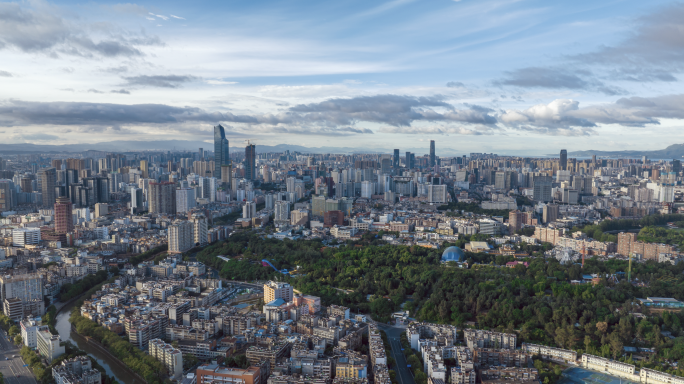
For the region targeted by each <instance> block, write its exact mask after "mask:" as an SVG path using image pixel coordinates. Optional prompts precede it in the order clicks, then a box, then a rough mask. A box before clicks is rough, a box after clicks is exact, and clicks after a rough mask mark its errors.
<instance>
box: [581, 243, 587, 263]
mask: <svg viewBox="0 0 684 384" xmlns="http://www.w3.org/2000/svg"><path fill="white" fill-rule="evenodd" d="M586 253H587V250H586V248H585V245H584V244H582V269H584V255H585V254H586Z"/></svg>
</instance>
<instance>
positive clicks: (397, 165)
mask: <svg viewBox="0 0 684 384" xmlns="http://www.w3.org/2000/svg"><path fill="white" fill-rule="evenodd" d="M392 160H393V161H394V164H393V166H394V170H395V172H396V171H397V170H398V169H399V150H398V149H395V150H394V158H393V159H392Z"/></svg>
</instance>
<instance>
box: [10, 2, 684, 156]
mask: <svg viewBox="0 0 684 384" xmlns="http://www.w3.org/2000/svg"><path fill="white" fill-rule="evenodd" d="M683 16H684V5H683V4H682V3H679V2H671V1H649V2H640V1H611V2H592V1H574V2H560V3H559V2H554V3H549V2H545V1H500V0H492V1H489V0H485V1H467V0H463V1H447V0H440V1H412V0H392V1H378V2H363V1H343V2H323V3H321V2H313V1H289V2H279V1H255V2H236V1H230V2H204V3H201V4H195V3H192V4H190V3H186V2H180V1H170V2H146V3H140V4H138V3H117V2H114V1H112V2H108V1H98V2H87V3H84V2H78V1H57V2H50V1H39V0H36V1H26V2H3V3H0V20H2V25H0V55H2V58H3V60H2V62H1V63H0V99H1V100H0V125H1V126H2V127H1V128H0V132H1V134H2V136H3V140H2V142H3V143H33V144H73V143H99V142H106V141H114V140H133V141H154V140H158V139H159V138H162V137H163V138H164V139H174V140H189V141H210V135H211V127H212V126H213V125H215V124H217V123H222V124H224V125H225V126H226V128H227V136H228V139H229V140H230V141H231V146H235V147H239V146H241V145H242V142H243V140H245V139H251V140H253V141H256V142H258V143H259V144H262V145H276V144H292V145H301V146H304V147H311V148H315V147H350V148H354V147H359V146H360V145H362V146H363V148H364V149H367V150H372V151H380V152H382V151H384V152H387V153H389V152H390V151H391V149H392V148H393V147H401V148H416V149H417V148H420V147H423V148H424V147H426V145H427V140H430V139H434V140H438V141H439V142H442V143H444V145H443V146H442V147H443V148H444V150H445V151H449V153H453V154H466V153H469V152H471V151H474V150H477V151H478V152H497V153H505V154H533V155H543V154H548V152H549V151H547V150H546V148H549V147H554V148H558V147H565V148H568V150H570V151H576V150H587V149H602V150H628V149H632V150H656V149H663V148H665V147H666V146H668V145H669V144H673V143H682V142H684V133H683V132H684V130H682V129H681V128H682V123H681V119H682V118H683V117H684V111H683V110H682V108H683V107H682V105H684V104H683V103H682V100H684V96H682V94H683V93H684V92H683V90H682V84H681V82H680V80H679V77H680V73H681V71H682V41H684V36H682V33H683V32H682V30H683V29H682V20H684V17H683ZM238 143H239V145H238ZM553 152H555V151H552V153H553Z"/></svg>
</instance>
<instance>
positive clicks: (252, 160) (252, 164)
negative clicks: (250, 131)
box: [245, 142, 256, 180]
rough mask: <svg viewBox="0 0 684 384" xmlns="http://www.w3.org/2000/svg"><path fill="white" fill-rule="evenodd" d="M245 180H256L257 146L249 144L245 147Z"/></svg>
mask: <svg viewBox="0 0 684 384" xmlns="http://www.w3.org/2000/svg"><path fill="white" fill-rule="evenodd" d="M245 179H247V180H256V145H254V144H250V143H249V142H248V143H247V147H245Z"/></svg>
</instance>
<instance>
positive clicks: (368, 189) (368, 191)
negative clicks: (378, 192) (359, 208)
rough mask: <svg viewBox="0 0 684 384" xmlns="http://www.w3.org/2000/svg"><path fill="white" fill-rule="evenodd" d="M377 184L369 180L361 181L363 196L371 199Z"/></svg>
mask: <svg viewBox="0 0 684 384" xmlns="http://www.w3.org/2000/svg"><path fill="white" fill-rule="evenodd" d="M375 189H376V184H375V183H373V182H370V181H368V180H366V181H363V182H361V197H363V198H365V199H370V198H371V196H372V195H374V194H375Z"/></svg>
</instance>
